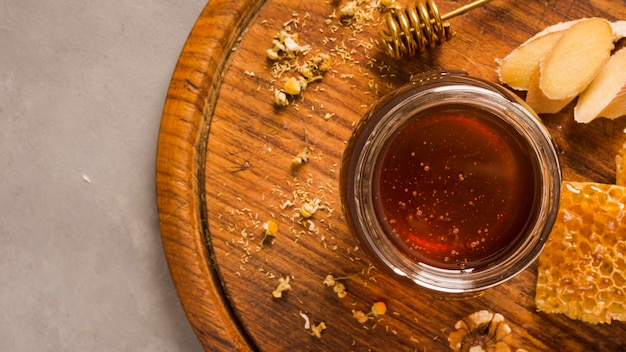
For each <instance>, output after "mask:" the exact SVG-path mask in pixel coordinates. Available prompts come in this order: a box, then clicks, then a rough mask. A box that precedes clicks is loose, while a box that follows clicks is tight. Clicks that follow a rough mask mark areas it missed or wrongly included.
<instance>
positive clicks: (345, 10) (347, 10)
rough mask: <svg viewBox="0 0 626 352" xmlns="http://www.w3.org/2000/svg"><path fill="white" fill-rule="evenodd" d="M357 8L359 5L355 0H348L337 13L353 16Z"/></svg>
mask: <svg viewBox="0 0 626 352" xmlns="http://www.w3.org/2000/svg"><path fill="white" fill-rule="evenodd" d="M358 9H359V5H358V4H357V2H356V1H349V2H348V3H347V4H345V5H344V6H343V7H341V9H340V10H339V13H341V16H344V17H353V16H354V15H355V14H356V12H357V10H358Z"/></svg>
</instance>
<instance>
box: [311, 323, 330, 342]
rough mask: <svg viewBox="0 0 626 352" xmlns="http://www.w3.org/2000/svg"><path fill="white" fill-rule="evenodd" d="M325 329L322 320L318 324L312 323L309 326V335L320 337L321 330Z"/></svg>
mask: <svg viewBox="0 0 626 352" xmlns="http://www.w3.org/2000/svg"><path fill="white" fill-rule="evenodd" d="M324 330H326V323H324V322H323V321H322V322H320V323H319V324H317V325H315V324H313V325H312V326H311V335H313V336H315V337H317V338H318V339H320V338H322V331H324Z"/></svg>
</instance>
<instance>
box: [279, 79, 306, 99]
mask: <svg viewBox="0 0 626 352" xmlns="http://www.w3.org/2000/svg"><path fill="white" fill-rule="evenodd" d="M307 84H308V83H307V81H306V79H305V78H304V77H298V78H296V77H289V79H287V81H286V82H285V85H284V86H283V91H284V92H285V93H287V94H289V95H299V94H301V93H302V91H303V90H304V89H305V88H306V86H307Z"/></svg>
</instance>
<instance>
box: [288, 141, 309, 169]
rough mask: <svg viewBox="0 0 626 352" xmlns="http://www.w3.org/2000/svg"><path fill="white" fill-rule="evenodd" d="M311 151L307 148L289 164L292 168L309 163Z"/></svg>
mask: <svg viewBox="0 0 626 352" xmlns="http://www.w3.org/2000/svg"><path fill="white" fill-rule="evenodd" d="M311 150H312V149H311V147H309V146H307V147H306V148H305V149H304V150H303V151H301V152H300V153H298V155H296V156H295V157H294V158H293V159H292V160H291V164H292V165H293V166H297V165H302V164H305V163H307V162H308V161H309V156H310V155H311Z"/></svg>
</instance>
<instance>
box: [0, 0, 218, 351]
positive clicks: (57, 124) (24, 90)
mask: <svg viewBox="0 0 626 352" xmlns="http://www.w3.org/2000/svg"><path fill="white" fill-rule="evenodd" d="M205 5H206V1H196V0H136V1H126V0H110V1H95V0H63V1H54V0H52V1H35V0H19V1H16V0H0V351H29V352H30V351H199V350H200V349H201V348H200V345H199V343H198V342H197V340H196V338H195V336H194V334H193V332H192V330H191V327H190V326H189V323H188V322H187V320H186V318H185V316H184V312H183V310H182V308H181V306H180V303H179V301H178V299H177V297H176V293H175V290H174V287H173V285H172V282H171V279H170V276H169V272H168V270H167V264H166V261H165V257H164V254H163V249H162V245H161V239H160V233H159V227H158V219H157V209H156V198H155V197H156V196H155V180H154V178H155V158H156V156H155V153H156V145H157V136H158V129H159V123H160V119H161V112H162V108H163V103H164V99H165V95H166V92H167V88H168V85H169V80H170V78H171V74H172V72H173V70H174V67H175V65H176V60H177V59H178V55H179V54H180V51H181V49H182V47H183V45H184V43H185V40H186V38H187V36H188V34H189V31H190V30H191V28H192V27H193V24H194V22H195V20H196V19H197V17H198V15H199V14H200V12H201V10H202V8H203V7H204V6H205Z"/></svg>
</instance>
